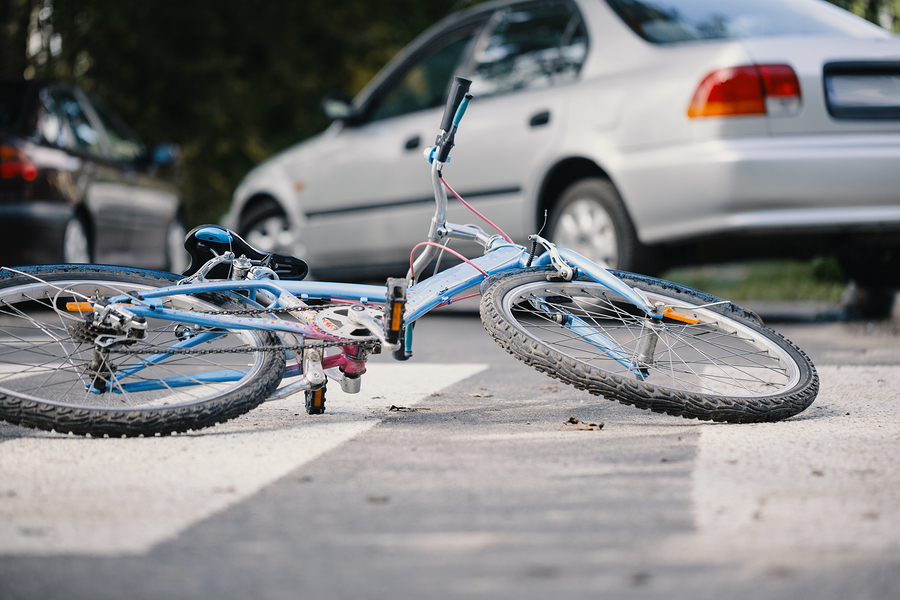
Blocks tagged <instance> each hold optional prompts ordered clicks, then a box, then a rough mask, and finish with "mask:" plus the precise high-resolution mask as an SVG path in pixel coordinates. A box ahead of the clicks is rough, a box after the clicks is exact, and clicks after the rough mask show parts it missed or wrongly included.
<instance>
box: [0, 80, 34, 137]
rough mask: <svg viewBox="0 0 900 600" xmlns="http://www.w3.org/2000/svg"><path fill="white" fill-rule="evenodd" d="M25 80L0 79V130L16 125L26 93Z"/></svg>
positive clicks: (26, 83) (27, 84) (6, 129)
mask: <svg viewBox="0 0 900 600" xmlns="http://www.w3.org/2000/svg"><path fill="white" fill-rule="evenodd" d="M29 85H30V84H29V83H28V82H27V81H0V131H8V130H10V129H12V128H13V127H15V126H16V124H17V123H18V122H19V119H20V118H21V116H22V110H24V107H25V98H26V97H27V95H28V86H29Z"/></svg>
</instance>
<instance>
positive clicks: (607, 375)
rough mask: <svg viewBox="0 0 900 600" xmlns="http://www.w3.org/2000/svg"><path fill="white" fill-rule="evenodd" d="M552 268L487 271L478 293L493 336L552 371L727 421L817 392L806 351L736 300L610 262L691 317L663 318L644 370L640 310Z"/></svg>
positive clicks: (773, 411) (612, 395)
mask: <svg viewBox="0 0 900 600" xmlns="http://www.w3.org/2000/svg"><path fill="white" fill-rule="evenodd" d="M553 273H555V271H553V270H551V269H545V268H540V269H518V270H515V271H510V272H506V273H502V274H500V275H497V276H494V277H491V278H489V279H488V280H486V281H485V282H484V283H483V284H482V300H481V318H482V322H483V324H484V327H485V329H487V331H488V333H489V334H490V335H491V336H492V337H493V338H494V340H495V341H496V342H497V343H498V344H500V346H502V347H503V348H504V349H506V350H507V351H508V352H509V353H511V354H512V355H513V356H515V357H516V358H518V359H519V360H522V361H523V362H525V363H526V364H528V365H530V366H532V367H534V368H535V369H537V370H539V371H542V372H544V373H546V374H548V375H550V376H551V377H554V378H556V379H559V380H561V381H564V382H566V383H569V384H571V385H573V386H575V387H577V388H579V389H582V390H586V391H588V392H590V393H591V394H595V395H599V396H603V397H605V398H608V399H610V400H615V401H618V402H621V403H623V404H629V405H633V406H636V407H638V408H641V409H646V410H650V411H653V412H659V413H666V414H670V415H676V416H681V417H685V418H696V419H701V420H710V421H721V422H730V423H754V422H767V421H779V420H782V419H786V418H788V417H791V416H793V415H796V414H798V413H800V412H802V411H803V410H805V409H806V408H807V407H808V406H809V405H810V404H812V402H813V401H814V400H815V398H816V395H817V393H818V389H819V379H818V374H817V373H816V370H815V367H814V366H813V364H812V362H811V361H810V360H809V358H808V357H807V356H806V354H804V353H803V351H801V350H800V349H799V348H797V347H796V346H795V345H794V344H792V343H791V342H790V341H788V340H787V339H785V338H784V337H783V336H781V335H780V334H778V333H777V332H775V331H773V330H771V329H769V328H767V327H765V326H764V325H762V324H761V323H760V322H758V321H757V319H756V318H753V317H752V316H750V315H749V313H745V312H744V310H743V309H741V308H740V307H738V306H735V305H734V304H732V303H730V302H725V301H722V300H721V299H719V298H716V297H714V296H711V295H709V294H705V293H703V292H699V291H697V290H693V289H691V288H688V287H685V286H682V285H678V284H675V283H671V282H667V281H663V280H661V279H655V278H652V277H646V276H643V275H636V274H633V273H627V272H623V271H611V273H613V275H615V276H616V277H618V278H619V279H620V280H621V281H623V282H625V283H626V284H627V285H629V286H630V287H634V288H637V289H639V290H641V292H643V293H644V294H645V295H646V296H647V297H648V298H649V299H650V300H651V303H654V302H657V301H661V302H664V303H665V304H666V305H667V306H675V307H677V309H676V310H678V312H679V313H681V314H683V315H686V316H689V317H690V318H691V319H692V320H693V319H694V318H697V319H698V321H699V322H698V323H696V324H691V323H686V322H682V321H680V320H673V319H668V318H666V319H663V320H662V322H661V323H660V324H659V331H660V332H661V333H659V335H658V340H657V348H658V349H657V351H656V354H655V357H654V363H653V364H652V365H648V366H647V368H646V369H645V371H646V373H645V372H644V370H641V369H636V368H635V365H637V364H639V361H636V357H637V356H638V355H639V346H640V344H641V343H642V340H644V339H645V338H646V337H647V336H648V335H653V333H651V332H650V330H649V329H648V325H647V320H646V318H645V317H644V316H643V315H642V314H639V311H637V309H635V307H634V306H633V305H630V303H628V302H627V301H625V300H623V299H622V298H621V297H620V296H618V295H617V294H615V293H613V292H611V291H610V290H608V289H607V288H605V287H603V286H602V285H600V284H598V283H596V282H594V281H592V280H588V279H586V278H578V279H577V280H575V281H572V282H563V281H548V278H549V279H552V275H553ZM717 303H722V304H717ZM535 304H537V305H538V308H535ZM710 304H712V306H705V307H702V308H701V305H710ZM629 306H630V310H629ZM682 311H683V312H682ZM676 316H677V315H676ZM573 323H583V324H584V323H586V324H588V325H589V328H590V331H591V332H593V333H596V334H599V335H600V336H604V337H605V339H607V340H612V341H613V342H614V344H615V348H616V350H618V351H620V353H619V354H617V353H616V350H613V351H607V350H603V349H600V348H599V347H598V345H597V342H596V340H597V338H596V337H595V338H594V342H593V343H592V342H590V341H588V340H586V338H585V336H586V335H588V330H587V329H579V330H578V332H577V333H576V332H575V331H573V325H572V324H573ZM659 344H662V346H661V350H660V349H659ZM611 346H612V345H611ZM611 354H612V355H611ZM613 355H614V356H613ZM718 355H721V356H718ZM617 358H618V359H619V360H617Z"/></svg>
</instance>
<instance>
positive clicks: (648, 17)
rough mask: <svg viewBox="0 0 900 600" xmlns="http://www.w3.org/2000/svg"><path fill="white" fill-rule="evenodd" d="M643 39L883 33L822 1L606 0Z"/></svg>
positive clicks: (886, 34)
mask: <svg viewBox="0 0 900 600" xmlns="http://www.w3.org/2000/svg"><path fill="white" fill-rule="evenodd" d="M606 1H607V2H608V3H609V5H610V6H611V7H612V8H613V10H615V11H616V12H617V13H618V14H619V16H620V17H621V18H622V20H623V21H625V23H627V24H628V26H629V27H631V28H632V29H633V30H634V31H635V32H636V33H637V34H638V35H640V36H641V37H642V38H644V39H646V40H648V41H651V42H654V43H657V44H669V43H673V42H684V41H690V40H710V39H738V38H751V37H763V36H774V35H797V34H800V35H815V34H824V35H850V36H854V37H886V36H888V35H890V34H888V33H887V32H886V31H884V30H883V29H881V28H879V27H878V26H876V25H872V24H870V23H868V22H867V21H864V20H863V19H860V18H859V17H857V16H855V15H853V14H851V13H849V12H847V11H845V10H843V9H840V8H837V7H836V6H833V5H831V4H828V3H826V2H824V1H823V0H727V1H726V0H606Z"/></svg>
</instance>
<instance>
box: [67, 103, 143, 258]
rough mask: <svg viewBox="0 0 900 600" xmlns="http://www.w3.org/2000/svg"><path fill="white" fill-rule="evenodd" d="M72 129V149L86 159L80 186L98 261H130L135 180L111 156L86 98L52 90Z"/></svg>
mask: <svg viewBox="0 0 900 600" xmlns="http://www.w3.org/2000/svg"><path fill="white" fill-rule="evenodd" d="M51 95H52V96H53V99H54V100H55V102H56V104H57V106H59V107H60V109H61V110H62V112H63V114H64V115H65V118H66V121H67V123H68V127H69V130H70V131H71V132H72V136H71V137H72V143H71V149H72V151H73V152H74V153H75V154H76V155H78V156H79V157H81V158H82V159H83V168H82V171H81V172H80V173H79V174H78V175H77V182H76V185H77V187H78V188H79V192H80V191H81V190H84V191H83V194H82V196H83V197H84V198H85V203H86V204H87V208H88V213H89V214H90V219H91V223H90V228H91V236H92V240H91V241H92V257H93V260H94V261H95V262H107V263H113V264H117V263H123V262H126V261H127V258H128V254H129V252H128V249H129V247H130V240H129V219H130V203H131V192H130V188H131V183H130V182H129V181H128V177H127V176H126V174H125V173H123V172H122V170H121V169H120V167H119V165H118V164H117V163H116V161H114V160H112V159H111V158H110V156H109V150H108V143H107V140H106V137H105V136H106V134H105V132H103V130H102V128H101V127H100V124H99V122H98V121H97V118H96V116H95V115H94V113H93V110H92V109H91V108H90V105H89V104H88V103H87V100H86V98H85V97H84V95H83V94H81V93H80V92H79V91H78V90H77V89H75V88H69V87H59V88H55V89H53V90H52V91H51Z"/></svg>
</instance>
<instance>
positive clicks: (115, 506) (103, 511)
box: [0, 313, 900, 600]
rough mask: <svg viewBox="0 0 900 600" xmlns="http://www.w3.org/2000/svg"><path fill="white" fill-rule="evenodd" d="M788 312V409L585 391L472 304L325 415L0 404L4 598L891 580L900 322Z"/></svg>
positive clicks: (477, 593)
mask: <svg viewBox="0 0 900 600" xmlns="http://www.w3.org/2000/svg"><path fill="white" fill-rule="evenodd" d="M764 314H765V313H764ZM775 327H776V328H777V329H778V330H779V331H781V332H782V333H784V334H785V335H786V336H787V337H789V338H790V339H792V340H793V341H795V342H796V343H797V344H799V345H800V346H801V347H803V348H804V349H805V350H806V351H807V352H808V353H809V354H810V356H811V357H812V358H813V360H814V362H815V363H816V365H817V367H818V369H819V373H820V376H821V380H822V390H821V393H820V396H819V399H818V400H817V401H816V403H815V404H814V405H813V406H812V407H811V408H810V409H809V410H807V411H806V412H805V413H803V414H801V415H799V416H797V417H795V418H792V419H790V420H788V421H785V422H782V423H776V424H761V425H717V424H707V423H700V422H697V421H691V420H684V419H680V418H675V417H669V416H664V415H655V414H651V413H646V412H643V411H639V410H636V409H634V408H631V407H626V406H622V405H619V404H616V403H612V402H609V401H607V400H604V399H599V398H596V397H592V396H590V395H587V394H585V393H582V392H578V391H576V390H573V389H571V388H568V387H567V386H564V385H562V384H559V383H558V382H555V381H554V380H551V379H548V378H547V377H545V376H543V375H541V374H540V373H537V372H535V371H532V370H531V369H529V368H528V367H526V366H524V365H522V364H521V363H518V362H517V361H516V360H515V359H513V358H512V357H510V356H508V355H507V354H506V353H505V352H504V351H502V350H501V349H500V348H498V347H496V346H495V345H494V344H493V342H492V341H491V340H490V339H489V338H488V337H487V335H486V334H485V333H484V331H483V329H482V327H481V324H480V321H479V320H478V319H477V317H475V316H473V315H471V314H465V313H457V314H450V315H447V316H442V317H439V316H435V317H429V318H428V319H426V320H424V321H422V322H421V323H420V324H419V326H418V327H417V330H416V356H415V357H414V359H413V360H412V361H410V362H409V363H403V364H401V363H395V362H393V361H391V360H389V359H388V358H386V357H379V359H378V360H376V361H375V362H374V364H373V365H372V368H371V372H370V373H369V374H368V375H366V378H365V379H364V381H363V392H362V393H360V394H359V395H356V396H343V395H342V394H341V393H340V392H339V390H332V389H329V392H328V412H327V413H326V414H325V415H322V416H318V417H308V416H307V415H306V414H305V412H304V411H303V408H302V398H301V399H300V400H299V401H295V400H293V399H290V398H289V399H286V400H282V401H277V402H270V403H266V404H265V405H263V406H262V407H260V408H259V409H257V410H255V411H253V412H252V413H250V414H248V415H246V416H244V417H242V418H240V419H237V420H235V421H233V422H231V423H228V424H226V425H220V426H217V427H216V428H213V429H210V430H206V431H202V432H198V433H193V434H189V435H180V436H173V437H167V438H150V439H137V440H121V439H89V438H88V439H85V438H77V437H71V436H62V435H56V434H49V433H37V432H33V431H31V430H26V429H23V428H19V427H16V426H12V425H7V424H0V599H2V600H8V599H9V600H12V599H19V598H23V599H24V598H29V599H38V598H40V599H42V600H43V599H48V600H49V599H52V598H67V599H72V598H75V599H78V598H91V599H97V600H99V599H105V598H116V599H121V598H129V599H133V598H340V599H351V598H366V599H369V598H390V599H396V598H416V599H420V598H457V597H465V598H517V599H523V598H607V597H608V598H622V597H634V598H643V597H646V598H667V599H670V598H676V599H678V598H685V599H687V598H691V599H694V598H710V599H712V598H715V599H721V598H801V599H806V598H809V599H816V600H820V599H831V598H833V599H841V600H845V599H856V598H859V599H869V598H871V599H875V598H878V599H881V598H884V599H896V598H898V597H900V467H898V464H897V457H898V451H900V408H898V406H897V397H898V390H900V336H898V332H897V330H896V329H895V328H894V327H893V326H891V325H890V324H889V323H886V322H879V323H865V322H851V323H838V322H830V323H816V322H807V323H800V322H794V323H790V322H777V323H775ZM332 387H335V388H336V387H337V386H332ZM392 406H393V407H394V408H395V410H391V409H390V407H392ZM570 417H575V418H577V419H580V420H582V421H585V422H587V423H595V424H598V425H599V424H600V423H603V427H602V429H593V430H577V431H569V430H568V429H570V428H571V427H570V426H567V425H566V421H567V419H569V418H570Z"/></svg>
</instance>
